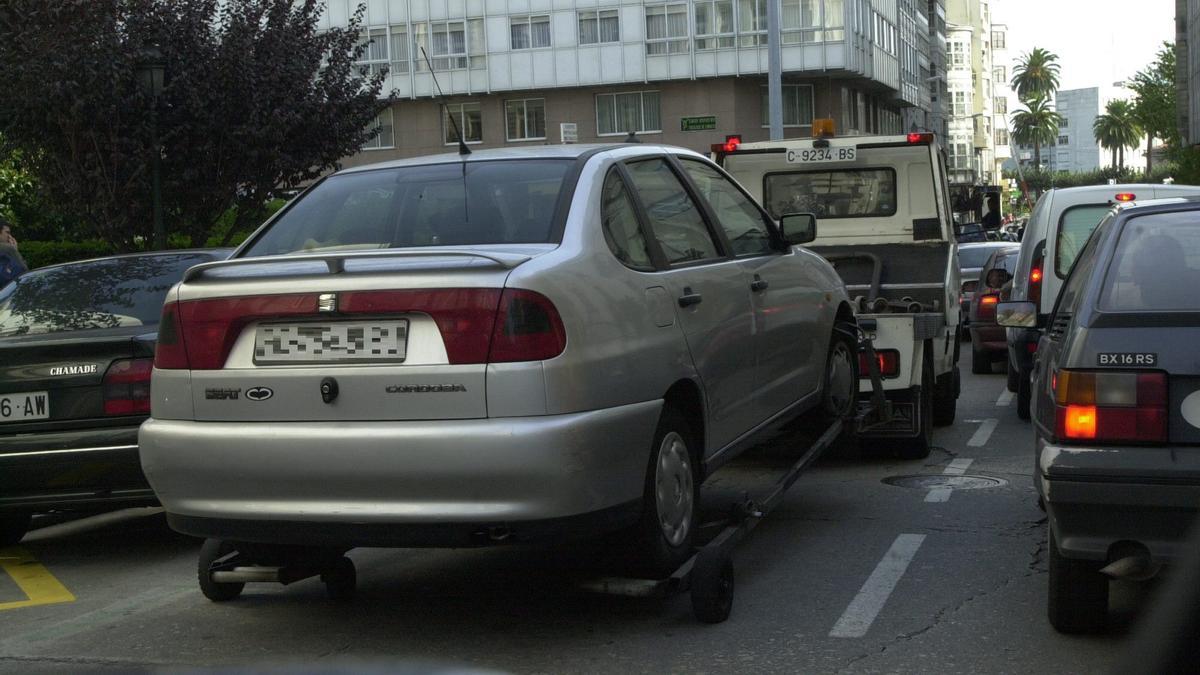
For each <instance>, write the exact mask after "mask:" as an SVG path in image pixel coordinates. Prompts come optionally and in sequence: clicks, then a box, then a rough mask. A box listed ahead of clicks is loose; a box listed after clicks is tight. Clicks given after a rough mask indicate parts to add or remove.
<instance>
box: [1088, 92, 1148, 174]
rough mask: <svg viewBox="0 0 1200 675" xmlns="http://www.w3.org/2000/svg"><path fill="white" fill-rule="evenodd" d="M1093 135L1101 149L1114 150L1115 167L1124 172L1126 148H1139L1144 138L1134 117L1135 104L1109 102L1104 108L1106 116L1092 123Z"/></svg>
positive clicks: (1121, 100) (1099, 117)
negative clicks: (1138, 145)
mask: <svg viewBox="0 0 1200 675" xmlns="http://www.w3.org/2000/svg"><path fill="white" fill-rule="evenodd" d="M1092 135H1094V136H1095V137H1096V140H1097V141H1098V142H1099V143H1100V147H1102V148H1105V149H1107V150H1112V153H1113V161H1112V164H1113V166H1115V167H1118V169H1119V170H1121V171H1124V170H1125V148H1131V147H1135V146H1137V144H1138V142H1139V141H1140V140H1141V137H1142V127H1141V125H1140V124H1139V123H1138V121H1137V117H1136V116H1135V115H1134V112H1133V103H1131V102H1129V101H1126V100H1124V99H1118V100H1115V101H1109V102H1108V104H1107V105H1105V106H1104V114H1103V115H1100V116H1098V117H1096V120H1095V121H1094V122H1092ZM1118 153H1120V159H1119V160H1118V158H1117V156H1118Z"/></svg>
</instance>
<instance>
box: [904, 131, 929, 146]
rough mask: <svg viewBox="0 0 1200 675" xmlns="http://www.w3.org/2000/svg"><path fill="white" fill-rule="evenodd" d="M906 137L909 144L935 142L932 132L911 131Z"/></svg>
mask: <svg viewBox="0 0 1200 675" xmlns="http://www.w3.org/2000/svg"><path fill="white" fill-rule="evenodd" d="M905 138H906V140H907V141H908V144H909V145H922V144H928V143H932V142H933V134H931V133H911V134H908V135H907V136H906V137H905Z"/></svg>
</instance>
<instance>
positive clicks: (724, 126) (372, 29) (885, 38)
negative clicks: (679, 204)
mask: <svg viewBox="0 0 1200 675" xmlns="http://www.w3.org/2000/svg"><path fill="white" fill-rule="evenodd" d="M361 1H362V0H330V2H329V3H328V7H327V10H326V13H325V16H324V17H323V22H324V25H325V26H326V27H331V26H345V25H348V22H349V20H350V17H351V16H352V15H353V13H354V11H355V9H356V7H357V6H358V4H359V3H360V2H361ZM928 6H929V5H927V4H926V0H782V16H781V40H780V42H781V45H782V46H781V49H782V59H783V118H784V119H783V122H784V133H785V136H788V137H793V136H807V135H809V134H810V133H811V125H812V121H813V119H814V118H816V117H832V118H833V119H834V120H835V121H836V123H837V125H838V131H839V133H843V134H853V133H859V134H864V133H865V134H872V133H899V132H901V131H902V130H905V129H904V121H903V119H902V114H904V115H905V118H907V119H912V120H915V119H916V118H917V112H914V111H910V112H909V113H903V112H902V111H904V109H905V108H917V109H918V110H919V111H921V114H923V111H924V108H925V107H928V106H929V105H930V104H931V103H930V99H929V96H928V91H927V90H925V88H924V86H923V80H922V78H924V77H928V76H929V75H927V74H926V72H922V59H921V45H920V40H921V36H920V35H919V33H920V32H921V27H922V26H924V25H927V24H928V22H929V19H928V17H927V16H925V13H926V11H927V8H928ZM363 28H364V35H363V39H364V41H365V42H366V43H367V48H366V51H365V53H364V55H363V61H362V64H363V67H364V68H368V69H371V70H374V71H378V70H381V69H384V68H386V69H387V72H388V75H387V78H386V82H385V87H384V89H385V91H386V92H388V96H389V98H390V99H391V101H392V104H391V105H390V106H389V108H388V109H386V110H385V111H384V112H383V113H382V114H381V115H380V118H379V120H378V126H379V129H380V133H379V135H378V136H377V137H376V139H375V140H373V141H371V142H370V143H369V144H368V146H367V147H365V148H364V151H363V152H361V153H359V154H358V155H356V156H355V157H352V158H349V159H348V160H347V162H346V163H347V164H360V163H365V162H373V161H380V160H384V159H389V158H394V157H403V156H412V155H422V154H429V153H435V152H443V151H446V150H447V149H452V147H451V146H453V145H455V144H456V140H455V131H454V128H455V124H453V123H451V119H453V121H454V122H455V123H457V127H458V128H459V129H461V130H462V133H463V135H464V138H465V140H466V142H467V143H468V145H471V146H472V147H476V146H478V147H503V146H507V145H517V144H526V143H559V142H570V141H577V142H581V143H583V142H596V141H609V140H612V141H620V140H622V139H624V138H626V137H627V136H628V134H629V132H635V133H636V134H637V136H639V137H642V138H644V139H645V140H647V141H653V142H664V143H671V144H676V145H682V146H685V147H692V148H696V149H707V148H708V146H709V145H710V144H711V143H713V142H715V141H720V140H723V139H724V136H725V135H726V134H735V133H736V134H741V135H742V136H743V138H744V139H746V140H748V141H749V140H765V139H766V138H767V137H768V128H767V122H768V120H767V105H766V97H767V86H766V85H767V81H766V73H767V40H768V36H767V2H766V0H689V1H675V0H450V1H448V2H437V1H435V0H367V1H366V5H365V13H364V14H363ZM435 77H436V84H437V85H440V87H441V89H442V91H443V92H444V93H445V96H446V98H445V105H444V107H443V104H442V102H441V101H439V100H438V99H437V98H436V97H435V94H436V86H435Z"/></svg>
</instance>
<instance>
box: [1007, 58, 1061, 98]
mask: <svg viewBox="0 0 1200 675" xmlns="http://www.w3.org/2000/svg"><path fill="white" fill-rule="evenodd" d="M1058 71H1059V65H1058V55H1057V54H1054V53H1051V52H1049V51H1046V50H1045V49H1042V48H1041V47H1034V48H1033V50H1032V51H1030V52H1029V53H1028V54H1022V55H1021V58H1020V59H1018V60H1017V65H1016V66H1015V67H1013V76H1012V88H1013V91H1015V92H1017V98H1019V99H1021V101H1022V102H1025V103H1028V102H1029V101H1032V100H1034V99H1037V98H1044V99H1047V100H1049V99H1050V98H1051V97H1052V96H1054V92H1056V91H1058Z"/></svg>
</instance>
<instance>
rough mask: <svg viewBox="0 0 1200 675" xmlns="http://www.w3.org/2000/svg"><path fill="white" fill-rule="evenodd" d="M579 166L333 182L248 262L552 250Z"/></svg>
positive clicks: (499, 166) (492, 166) (278, 226)
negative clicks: (480, 249)
mask: <svg viewBox="0 0 1200 675" xmlns="http://www.w3.org/2000/svg"><path fill="white" fill-rule="evenodd" d="M572 163H573V160H569V159H552V160H508V161H488V162H467V163H465V164H463V163H459V162H455V163H452V164H437V165H432V166H430V165H426V166H407V167H399V168H394V169H378V170H373V171H363V172H358V173H348V174H342V175H340V176H333V177H331V178H329V179H328V180H326V181H324V182H323V183H321V184H320V185H318V186H317V187H316V188H314V189H313V190H312V191H311V192H309V193H308V194H306V195H304V196H302V197H300V199H299V200H297V201H296V202H295V203H294V204H293V205H292V206H291V207H290V208H289V209H288V210H287V211H286V212H285V213H283V214H282V215H281V216H280V217H279V219H277V220H276V221H275V222H274V223H272V224H271V226H270V228H269V229H268V230H267V231H266V233H265V234H263V235H262V236H261V237H260V238H259V239H258V240H257V241H255V242H254V244H253V245H252V246H251V247H250V248H249V250H247V251H246V252H245V253H244V254H243V255H245V256H260V255H280V254H287V253H308V252H320V251H337V250H342V251H345V250H356V249H382V248H406V247H414V246H463V245H477V244H517V243H522V244H531V243H549V242H551V241H552V240H553V237H554V214H555V211H556V208H555V207H556V205H557V204H558V199H559V193H560V192H561V191H562V189H563V182H564V180H563V179H564V177H565V176H566V174H567V171H568V170H569V169H570V168H571V166H572Z"/></svg>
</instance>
